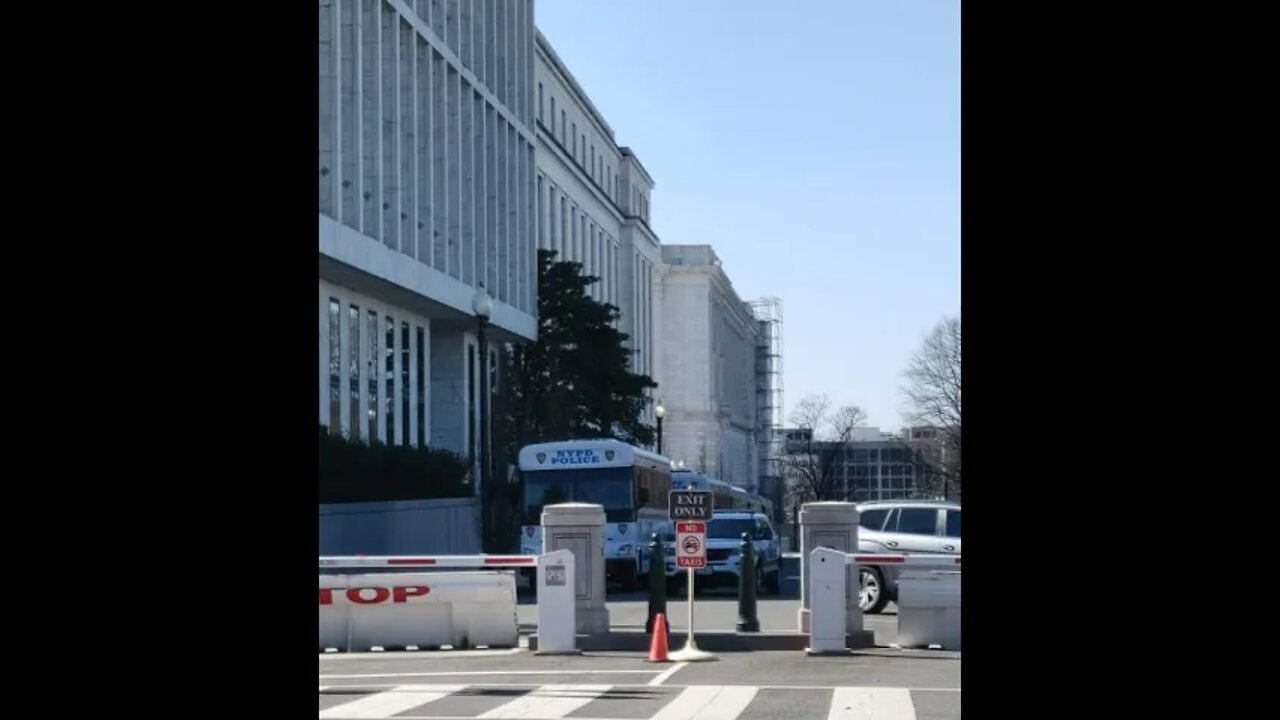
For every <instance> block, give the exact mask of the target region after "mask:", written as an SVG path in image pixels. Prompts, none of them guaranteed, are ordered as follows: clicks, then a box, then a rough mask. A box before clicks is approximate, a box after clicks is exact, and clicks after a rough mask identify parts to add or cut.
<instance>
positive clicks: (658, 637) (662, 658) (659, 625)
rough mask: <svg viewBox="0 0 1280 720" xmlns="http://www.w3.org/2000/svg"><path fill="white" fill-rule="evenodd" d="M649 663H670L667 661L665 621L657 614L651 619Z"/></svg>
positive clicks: (664, 618) (660, 614)
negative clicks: (651, 634) (651, 638)
mask: <svg viewBox="0 0 1280 720" xmlns="http://www.w3.org/2000/svg"><path fill="white" fill-rule="evenodd" d="M649 662H670V660H668V659H667V619H666V617H664V616H663V615H662V613H658V614H657V616H655V617H654V619H653V640H652V641H651V642H650V643H649Z"/></svg>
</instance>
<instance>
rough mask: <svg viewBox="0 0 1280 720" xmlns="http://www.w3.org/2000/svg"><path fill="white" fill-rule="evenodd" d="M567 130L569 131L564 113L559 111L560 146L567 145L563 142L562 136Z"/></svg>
mask: <svg viewBox="0 0 1280 720" xmlns="http://www.w3.org/2000/svg"><path fill="white" fill-rule="evenodd" d="M568 129H569V125H568V123H567V122H566V120H565V114H564V111H563V110H561V111H560V144H561V145H567V144H568V143H567V141H566V140H565V137H564V134H565V132H566V131H567V130H568Z"/></svg>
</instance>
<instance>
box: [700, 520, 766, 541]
mask: <svg viewBox="0 0 1280 720" xmlns="http://www.w3.org/2000/svg"><path fill="white" fill-rule="evenodd" d="M742 533H746V534H747V537H753V536H754V535H755V534H756V521H755V520H753V519H738V518H721V519H719V520H717V519H715V518H712V519H711V522H709V523H707V537H709V538H714V539H716V540H730V539H733V538H741V537H742Z"/></svg>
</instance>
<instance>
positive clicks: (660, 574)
mask: <svg viewBox="0 0 1280 720" xmlns="http://www.w3.org/2000/svg"><path fill="white" fill-rule="evenodd" d="M658 613H662V614H663V615H666V614H667V557H666V553H665V552H664V548H663V545H662V540H660V539H659V538H658V533H654V534H653V542H650V543H649V619H648V620H645V622H644V631H645V632H647V633H652V632H653V623H654V618H656V617H657V616H658ZM670 628H671V619H670V618H667V632H668V633H670Z"/></svg>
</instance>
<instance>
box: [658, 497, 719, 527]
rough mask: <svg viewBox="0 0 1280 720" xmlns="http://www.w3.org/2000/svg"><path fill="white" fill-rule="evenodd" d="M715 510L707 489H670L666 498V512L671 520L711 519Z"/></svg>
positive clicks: (704, 520)
mask: <svg viewBox="0 0 1280 720" xmlns="http://www.w3.org/2000/svg"><path fill="white" fill-rule="evenodd" d="M714 511H715V504H714V500H713V499H712V497H711V491H709V490H672V491H671V495H670V496H669V497H668V500H667V512H668V513H670V517H671V521H672V522H681V521H692V520H701V521H703V522H706V521H707V520H710V519H711V514H712V512H714Z"/></svg>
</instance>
